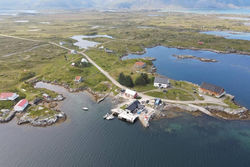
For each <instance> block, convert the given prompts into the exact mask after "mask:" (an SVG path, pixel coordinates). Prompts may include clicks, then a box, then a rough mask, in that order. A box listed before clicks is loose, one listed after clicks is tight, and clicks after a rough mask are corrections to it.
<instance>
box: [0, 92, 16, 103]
mask: <svg viewBox="0 0 250 167" xmlns="http://www.w3.org/2000/svg"><path fill="white" fill-rule="evenodd" d="M18 97H19V95H18V94H16V93H11V92H5V93H1V94H0V100H11V101H13V100H16V99H17V98H18Z"/></svg>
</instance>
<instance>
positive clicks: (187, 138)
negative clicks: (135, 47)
mask: <svg viewBox="0 0 250 167" xmlns="http://www.w3.org/2000/svg"><path fill="white" fill-rule="evenodd" d="M38 86H39V87H46V88H50V89H52V90H55V91H58V92H59V93H62V94H63V95H64V96H65V97H66V99H65V101H64V102H63V104H62V111H64V112H65V113H66V114H67V116H68V120H67V121H66V122H64V123H62V124H60V125H56V126H52V127H47V128H34V127H30V126H26V125H24V126H17V125H16V120H12V122H10V123H8V124H1V125H0V132H1V133H0V135H1V137H0V142H1V145H0V150H1V151H0V166H4V167H13V166H19V167H27V166H36V167H44V166H54V167H64V166H65V167H69V166H96V167H100V166H102V167H105V166H107V167H111V166H114V167H117V166H120V167H127V166H138V167H139V166H144V167H152V166H159V167H165V166H171V167H183V166H185V167H194V166H199V167H211V166H213V167H221V166H227V167H235V166H240V167H245V166H248V164H249V163H250V157H249V154H250V142H249V141H250V123H249V122H240V121H222V120H218V119H214V118H211V117H207V116H202V117H193V116H191V115H188V114H185V115H183V116H182V117H178V118H174V119H169V120H165V119H163V120H159V121H153V122H152V123H151V126H150V127H149V128H148V129H145V128H143V127H142V126H141V125H140V123H139V122H136V123H135V124H128V123H125V122H122V121H120V120H117V119H115V120H112V121H106V120H103V118H102V116H103V115H104V114H106V113H107V112H108V111H109V110H110V109H111V107H112V105H111V103H110V102H111V99H109V98H108V99H106V100H105V101H104V102H103V103H100V104H96V103H95V102H94V101H92V100H91V97H90V96H89V95H88V94H87V93H83V92H80V93H68V92H67V90H65V89H64V88H61V87H58V86H52V85H48V84H45V85H44V84H42V83H40V84H39V85H38ZM83 106H86V107H88V108H89V111H83V110H82V109H81V108H82V107H83Z"/></svg>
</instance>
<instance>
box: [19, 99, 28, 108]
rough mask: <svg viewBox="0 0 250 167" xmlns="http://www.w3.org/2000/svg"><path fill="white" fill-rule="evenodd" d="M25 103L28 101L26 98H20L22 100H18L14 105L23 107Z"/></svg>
mask: <svg viewBox="0 0 250 167" xmlns="http://www.w3.org/2000/svg"><path fill="white" fill-rule="evenodd" d="M27 103H28V100H26V99H22V100H20V101H19V102H18V103H17V104H16V106H19V107H25V105H26V104H27Z"/></svg>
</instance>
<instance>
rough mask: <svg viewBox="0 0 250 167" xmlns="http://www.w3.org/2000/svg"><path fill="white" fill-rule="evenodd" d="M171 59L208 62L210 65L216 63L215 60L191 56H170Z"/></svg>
mask: <svg viewBox="0 0 250 167" xmlns="http://www.w3.org/2000/svg"><path fill="white" fill-rule="evenodd" d="M172 56H173V57H176V58H178V59H195V60H199V61H202V62H210V63H216V62H218V61H217V60H215V59H208V58H203V57H197V56H192V55H175V54H173V55H172Z"/></svg>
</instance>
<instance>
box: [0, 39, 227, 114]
mask: <svg viewBox="0 0 250 167" xmlns="http://www.w3.org/2000/svg"><path fill="white" fill-rule="evenodd" d="M0 36H4V37H9V38H16V39H22V40H28V41H35V42H42V41H37V40H32V39H26V38H21V37H14V36H9V35H4V34H0ZM48 43H49V44H51V45H54V46H57V47H60V48H63V49H66V50H68V51H71V50H72V49H70V48H67V47H65V46H61V45H59V44H57V43H54V42H48ZM79 54H81V55H83V56H85V57H86V58H87V60H88V61H89V62H90V63H91V64H93V65H94V66H95V67H96V68H97V69H98V70H99V71H100V72H101V73H102V74H103V75H105V76H106V77H107V78H108V79H109V80H110V81H111V82H112V83H113V84H114V85H116V86H117V87H119V88H120V89H128V88H127V87H125V86H123V85H121V84H120V83H119V82H117V81H116V79H114V78H113V77H112V76H111V75H110V74H109V73H108V72H107V71H105V70H103V69H102V68H101V67H100V66H99V65H97V64H96V63H95V62H94V61H93V60H92V59H91V58H90V57H89V56H88V55H87V54H85V53H84V52H79ZM138 95H139V96H141V97H142V98H143V99H153V98H155V97H151V96H148V95H145V94H143V93H138ZM163 101H164V102H167V103H177V104H185V105H189V106H190V107H194V108H197V109H199V110H200V111H202V112H203V113H205V114H207V115H211V113H210V112H209V111H207V110H206V109H205V108H203V107H200V106H197V105H194V104H204V103H212V104H218V105H224V106H225V103H223V102H222V101H221V100H220V99H217V98H214V97H207V96H205V99H204V100H195V101H179V100H167V99H163Z"/></svg>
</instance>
